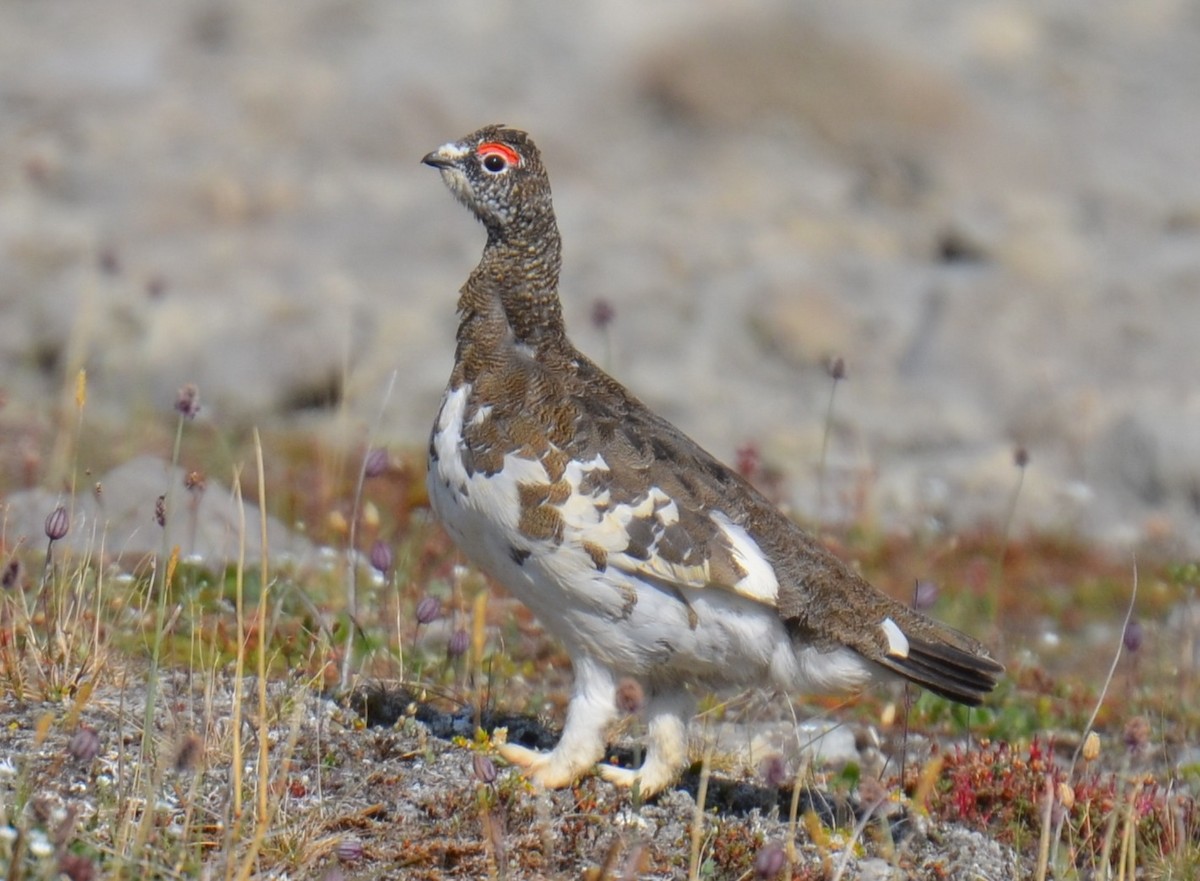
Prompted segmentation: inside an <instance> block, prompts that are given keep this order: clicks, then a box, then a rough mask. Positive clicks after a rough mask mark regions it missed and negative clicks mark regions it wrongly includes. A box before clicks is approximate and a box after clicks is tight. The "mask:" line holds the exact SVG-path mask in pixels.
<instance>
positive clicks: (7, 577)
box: [0, 557, 21, 590]
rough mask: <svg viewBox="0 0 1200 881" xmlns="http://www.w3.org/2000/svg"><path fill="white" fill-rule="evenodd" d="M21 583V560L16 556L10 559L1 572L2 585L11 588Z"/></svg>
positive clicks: (0, 582)
mask: <svg viewBox="0 0 1200 881" xmlns="http://www.w3.org/2000/svg"><path fill="white" fill-rule="evenodd" d="M20 583H21V561H20V560H18V559H17V558H16V557H13V558H12V559H10V560H9V561H8V563H7V565H5V567H4V572H3V573H0V587H3V588H5V589H6V590H9V589H11V588H14V587H16V586H17V585H18V584H20Z"/></svg>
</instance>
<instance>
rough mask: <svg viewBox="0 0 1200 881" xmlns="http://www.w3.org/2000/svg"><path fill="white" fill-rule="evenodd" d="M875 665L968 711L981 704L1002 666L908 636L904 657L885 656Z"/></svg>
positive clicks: (984, 656) (953, 648)
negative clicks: (965, 706)
mask: <svg viewBox="0 0 1200 881" xmlns="http://www.w3.org/2000/svg"><path fill="white" fill-rule="evenodd" d="M878 663H879V664H880V665H882V666H883V667H886V668H887V669H889V670H891V671H892V672H894V673H898V674H899V675H901V676H903V677H904V678H905V679H908V680H909V681H911V682H915V683H916V684H917V685H920V686H922V687H923V688H927V689H929V690H930V691H932V692H933V693H934V694H939V695H941V696H942V697H944V698H948V699H949V700H952V701H957V702H958V703H960V704H967V705H968V706H972V707H975V706H978V705H979V704H981V703H982V702H983V699H984V697H985V696H986V695H987V694H988V692H990V691H991V690H992V689H993V688H995V687H996V682H997V680H998V678H999V676H1000V674H1001V673H1003V672H1004V665H1002V664H1000V663H998V662H997V661H994V660H993V659H992V658H990V657H988V656H987V655H984V654H979V653H973V652H970V651H964V650H963V649H960V648H957V647H955V646H952V645H950V644H949V643H945V642H927V641H925V640H920V639H914V638H913V637H911V636H909V638H908V654H907V655H906V656H905V657H902V658H901V657H896V656H894V655H887V656H885V657H882V658H879V659H878Z"/></svg>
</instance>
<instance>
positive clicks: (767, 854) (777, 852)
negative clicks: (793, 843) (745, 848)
mask: <svg viewBox="0 0 1200 881" xmlns="http://www.w3.org/2000/svg"><path fill="white" fill-rule="evenodd" d="M786 865H787V854H786V853H785V852H784V850H783V845H781V844H777V843H775V842H771V843H770V844H767V845H765V846H764V847H763V849H762V850H760V851H759V852H758V856H757V857H755V858H754V877H755V878H760V879H762V881H770V879H772V878H777V877H779V873H780V872H782V871H783V867H784V866H786Z"/></svg>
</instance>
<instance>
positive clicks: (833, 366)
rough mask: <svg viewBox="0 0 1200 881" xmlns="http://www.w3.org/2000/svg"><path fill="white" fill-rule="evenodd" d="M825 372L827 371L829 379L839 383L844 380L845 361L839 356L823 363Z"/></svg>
mask: <svg viewBox="0 0 1200 881" xmlns="http://www.w3.org/2000/svg"><path fill="white" fill-rule="evenodd" d="M825 370H826V371H828V373H829V377H830V378H831V379H832V380H833V381H834V382H841V381H842V380H843V379H845V378H846V359H845V358H843V357H841V356H840V355H839V356H838V357H836V358H830V359H829V360H828V361H826V362H825Z"/></svg>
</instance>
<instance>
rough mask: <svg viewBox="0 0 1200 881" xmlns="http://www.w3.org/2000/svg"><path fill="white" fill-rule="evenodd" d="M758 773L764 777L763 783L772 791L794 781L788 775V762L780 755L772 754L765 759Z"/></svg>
mask: <svg viewBox="0 0 1200 881" xmlns="http://www.w3.org/2000/svg"><path fill="white" fill-rule="evenodd" d="M758 773H759V775H760V776H761V777H762V779H763V783H765V784H767V786H769V787H771V788H772V789H778V788H779V787H781V786H783V785H784V784H786V783H787V782H788V781H789V780H791V779H792V776H791V774H789V773H788V766H787V762H785V761H784V760H783V756H781V755H779V754H778V753H772V754H771V755H769V756H767V757H766V758H765V759H763V760H762V762H761V763H760V764H759V766H758Z"/></svg>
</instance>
